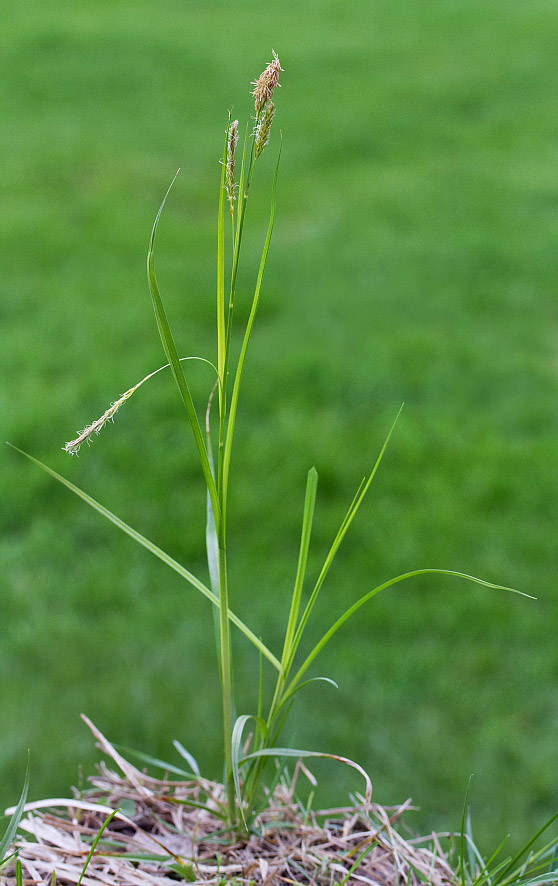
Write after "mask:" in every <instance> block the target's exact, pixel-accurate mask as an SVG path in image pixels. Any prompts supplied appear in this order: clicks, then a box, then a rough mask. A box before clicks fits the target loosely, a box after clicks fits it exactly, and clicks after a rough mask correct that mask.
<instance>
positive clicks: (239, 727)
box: [231, 714, 267, 827]
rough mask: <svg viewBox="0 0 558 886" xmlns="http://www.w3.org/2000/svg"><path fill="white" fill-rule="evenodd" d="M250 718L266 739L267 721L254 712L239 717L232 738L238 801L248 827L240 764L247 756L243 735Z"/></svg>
mask: <svg viewBox="0 0 558 886" xmlns="http://www.w3.org/2000/svg"><path fill="white" fill-rule="evenodd" d="M250 720H253V721H254V722H255V724H256V726H257V727H258V731H259V732H260V734H261V735H262V736H263V738H264V740H265V735H266V732H267V727H266V725H265V721H264V720H262V718H261V717H255V716H253V715H252V714H242V715H241V716H240V717H237V719H236V721H235V724H234V727H233V731H232V738H231V748H232V771H233V780H234V790H235V794H236V798H237V801H238V808H239V809H240V814H241V816H242V821H243V822H244V827H246V819H245V817H244V808H243V802H242V788H241V785H240V764H241V762H242V761H243V760H244V759H246V757H242V735H243V733H244V729H245V727H246V724H247V723H249V722H250Z"/></svg>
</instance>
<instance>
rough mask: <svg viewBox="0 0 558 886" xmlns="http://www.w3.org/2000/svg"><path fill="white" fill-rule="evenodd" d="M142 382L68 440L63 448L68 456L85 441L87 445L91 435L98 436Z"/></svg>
mask: <svg viewBox="0 0 558 886" xmlns="http://www.w3.org/2000/svg"><path fill="white" fill-rule="evenodd" d="M143 381H145V379H143V380H142V381H140V383H139V384H137V385H135V386H134V387H133V388H130V390H129V391H126V393H125V394H122V396H121V397H120V398H119V399H118V400H116V401H115V402H114V403H113V404H112V405H111V406H109V408H108V409H107V411H106V412H104V413H103V414H102V416H101V417H100V418H98V419H97V420H96V421H94V422H93V423H92V424H90V425H88V426H87V427H86V428H84V429H83V431H81V433H80V434H78V436H77V437H76V439H75V440H70V442H69V443H66V445H65V446H64V449H65V450H66V452H68V453H69V454H70V455H75V454H76V453H77V452H79V448H80V446H81V444H82V443H85V442H86V441H87V442H88V443H89V441H90V439H91V437H92V436H93V434H98V433H99V432H100V431H101V430H102V429H103V428H104V426H105V425H106V423H107V422H108V421H112V420H113V418H114V416H115V414H116V412H117V411H118V410H119V409H120V407H121V406H122V404H123V403H125V402H126V400H127V399H128V397H131V396H132V394H133V393H134V391H136V390H137V389H138V388H139V386H140V385H141V384H143Z"/></svg>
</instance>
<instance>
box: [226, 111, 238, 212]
mask: <svg viewBox="0 0 558 886" xmlns="http://www.w3.org/2000/svg"><path fill="white" fill-rule="evenodd" d="M237 142H238V120H233V122H232V123H231V125H230V127H229V138H228V141H227V169H226V173H225V187H226V189H227V197H228V198H229V203H230V205H231V213H232V212H234V152H235V150H236V144H237Z"/></svg>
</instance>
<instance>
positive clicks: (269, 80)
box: [252, 50, 283, 117]
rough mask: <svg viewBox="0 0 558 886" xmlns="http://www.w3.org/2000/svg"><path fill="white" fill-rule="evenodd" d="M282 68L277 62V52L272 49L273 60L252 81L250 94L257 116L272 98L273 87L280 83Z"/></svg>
mask: <svg viewBox="0 0 558 886" xmlns="http://www.w3.org/2000/svg"><path fill="white" fill-rule="evenodd" d="M282 70H283V68H282V67H281V65H280V63H279V59H278V57H277V53H276V52H275V50H274V51H273V61H272V62H270V63H269V64H268V66H267V68H266V69H265V71H263V73H261V74H260V76H259V77H258V79H257V80H254V82H253V83H252V86H253V87H254V91H253V92H252V95H253V96H254V106H255V108H256V114H257V116H258V117H259V116H260V114H261V113H262V111H263V110H264V108H265V106H266V105H267V103H268V102H269V101H271V99H272V98H273V92H274V90H275V87H276V86H280V85H281V84H280V83H279V73H280V72H281V71H282Z"/></svg>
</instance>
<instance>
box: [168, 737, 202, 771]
mask: <svg viewBox="0 0 558 886" xmlns="http://www.w3.org/2000/svg"><path fill="white" fill-rule="evenodd" d="M172 743H173V745H174V747H175V748H176V750H177V751H178V753H179V754H180V756H181V757H182V758H183V759H184V760H186V762H187V763H188V764H189V765H190V768H191V770H192V772H193V773H194V775H197V776H199V774H200V767H199V766H198V761H197V760H196V758H195V757H193V756H192V754H191V753H190V751H187V750H186V748H185V747H184V745H183V744H182V742H180V741H178V739H177V738H174V739H173V742H172Z"/></svg>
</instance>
